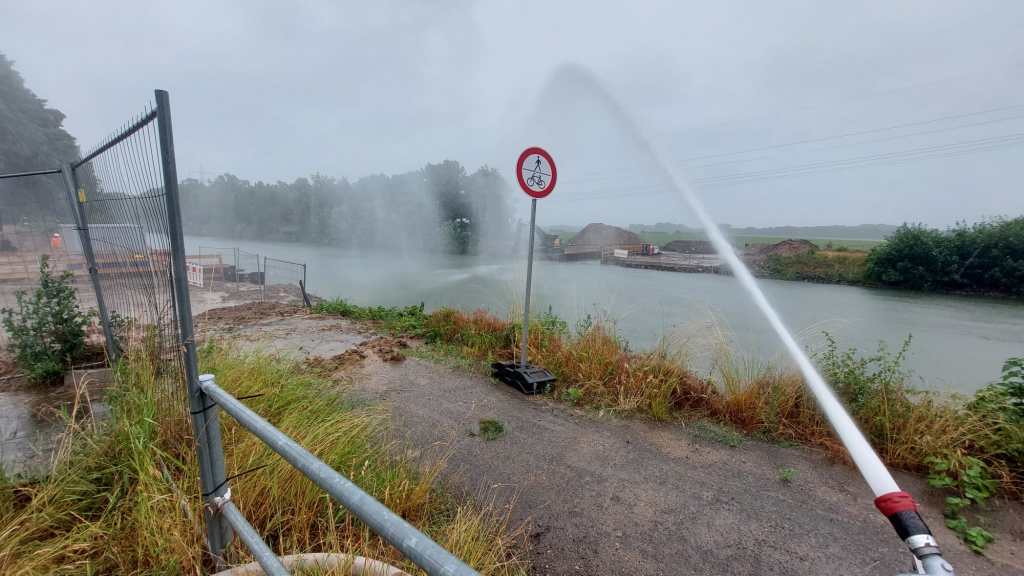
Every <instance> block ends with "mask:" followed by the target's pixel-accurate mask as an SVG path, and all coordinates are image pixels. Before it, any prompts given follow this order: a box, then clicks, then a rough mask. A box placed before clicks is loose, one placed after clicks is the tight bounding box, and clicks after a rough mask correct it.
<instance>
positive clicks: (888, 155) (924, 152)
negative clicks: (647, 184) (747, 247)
mask: <svg viewBox="0 0 1024 576" xmlns="http://www.w3.org/2000/svg"><path fill="white" fill-rule="evenodd" d="M1021 141H1024V132H1018V133H1015V134H1008V135H1003V136H996V137H990V138H981V139H978V140H968V141H965V142H954V143H949V144H940V145H936V146H925V147H920V148H910V149H907V150H897V151H892V152H885V153H880V154H870V155H867V156H855V157H852V158H844V159H839V160H826V161H820V162H811V163H808V164H798V165H794V166H786V167H781V168H769V169H765V170H754V171H750V172H739V173H734V174H725V175H720V176H708V177H704V178H695V179H694V182H695V183H709V182H723V181H729V180H736V179H744V180H745V179H748V178H750V177H759V176H768V175H773V174H789V173H795V172H798V171H799V172H803V171H806V170H817V169H819V168H831V167H845V165H847V164H850V163H861V162H864V161H876V160H883V161H884V160H888V159H903V158H910V157H915V156H919V155H920V156H923V157H928V156H931V155H932V153H941V152H946V151H953V152H958V151H961V150H969V151H970V150H974V149H978V150H984V149H995V148H1000V147H1002V145H1003V144H1007V145H1012V144H1016V143H1018V142H1021ZM872 163H874V162H872Z"/></svg>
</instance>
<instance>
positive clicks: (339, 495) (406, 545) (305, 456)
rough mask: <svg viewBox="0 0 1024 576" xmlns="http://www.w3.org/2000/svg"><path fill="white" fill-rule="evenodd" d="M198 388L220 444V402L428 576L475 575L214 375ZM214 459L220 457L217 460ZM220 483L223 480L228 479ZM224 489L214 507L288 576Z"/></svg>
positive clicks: (261, 557)
mask: <svg viewBox="0 0 1024 576" xmlns="http://www.w3.org/2000/svg"><path fill="white" fill-rule="evenodd" d="M199 388H200V390H201V391H202V393H203V394H204V395H205V396H206V398H208V399H209V400H211V401H213V403H214V405H208V404H207V405H205V408H204V410H205V411H206V412H207V416H206V424H207V426H209V427H212V428H214V429H216V433H215V434H211V436H214V435H215V436H216V438H217V441H218V442H219V438H220V433H219V421H218V419H217V412H216V407H218V406H219V407H220V408H222V409H223V410H224V411H225V412H227V413H228V414H230V415H231V416H232V417H233V418H234V419H235V420H236V421H237V422H238V423H239V424H241V426H242V427H243V428H245V429H246V430H248V431H249V432H251V433H252V434H253V435H254V436H256V437H257V438H259V439H260V440H262V441H263V442H264V443H265V444H266V445H267V446H268V447H270V449H271V450H273V451H274V452H277V453H278V454H279V455H281V457H282V458H284V459H285V460H286V461H288V463H289V464H291V465H292V466H294V467H295V468H296V469H297V470H298V471H299V472H302V474H303V475H305V476H306V477H307V478H309V479H310V480H312V481H313V483H314V484H316V485H317V486H319V487H320V488H322V489H323V490H324V491H326V492H327V493H328V494H330V495H331V497H332V498H334V499H335V500H337V501H338V502H339V503H340V504H341V505H343V506H345V507H346V508H347V509H348V510H349V511H351V512H352V514H354V515H355V516H356V517H357V518H359V519H360V520H362V521H363V522H364V523H365V524H366V525H367V526H369V527H370V529H371V530H373V531H374V532H375V533H376V534H377V535H379V536H380V537H381V538H383V539H384V540H385V541H386V542H387V543H388V544H391V545H392V546H394V547H395V548H397V549H398V550H399V551H400V552H401V553H402V554H404V555H405V557H406V558H408V559H409V560H411V561H412V562H413V563H414V564H416V565H417V566H419V567H420V568H422V569H423V570H425V571H426V572H427V574H430V575H431V576H434V575H444V576H471V575H475V574H476V571H475V570H473V569H472V568H470V567H469V566H468V565H466V564H465V563H464V562H463V561H462V560H459V559H458V558H456V557H455V556H453V555H452V554H451V553H450V552H448V551H447V550H445V549H444V548H442V547H441V546H440V545H439V544H437V543H436V542H434V541H433V540H431V539H430V537H429V536H427V535H426V534H424V533H422V532H420V531H419V530H417V529H416V528H415V527H414V526H413V525H412V524H409V523H408V522H406V521H405V520H403V519H402V518H401V517H400V516H398V515H397V514H395V513H394V512H392V511H391V510H390V509H389V508H388V507H387V506H385V505H383V504H381V503H380V502H379V501H378V500H377V499H376V498H374V497H373V496H370V495H369V494H367V493H366V492H364V491H363V490H362V489H361V488H360V487H359V486H357V485H356V484H355V483H353V482H352V481H351V480H349V479H348V478H346V477H344V476H343V475H341V474H340V473H338V472H337V471H335V470H334V469H333V468H331V467H330V466H328V465H327V464H325V463H324V462H323V461H322V460H320V459H319V458H317V457H316V456H314V455H313V454H311V453H310V452H309V451H308V450H306V449H305V448H303V447H302V446H300V445H299V444H298V443H297V442H295V441H294V440H292V439H291V438H289V437H288V435H286V434H285V433H284V432H281V431H280V430H278V429H277V428H275V427H274V426H273V425H272V424H270V423H269V422H267V421H266V420H264V419H263V418H262V417H261V416H260V415H259V414H256V413H255V412H253V411H252V410H250V409H249V408H248V407H247V406H245V404H242V403H241V402H239V401H238V400H237V399H236V398H235V397H234V396H232V395H231V394H229V393H228V392H227V391H225V390H224V389H222V388H221V387H219V386H217V383H216V381H215V378H214V376H213V375H212V374H203V375H202V376H200V377H199ZM210 432H214V430H210ZM210 448H211V450H210V451H211V453H221V454H222V448H221V447H220V446H211V447H210ZM215 460H218V459H217V458H215ZM219 461H220V462H221V466H222V468H221V470H219V471H216V473H215V475H217V474H219V476H220V477H221V478H223V476H224V470H223V461H224V459H223V456H221V457H220V458H219ZM221 482H222V483H224V481H223V480H222V481H221ZM220 492H222V494H223V495H222V496H220V497H219V498H216V497H215V498H214V499H213V505H214V506H215V507H216V508H217V509H218V511H219V512H220V513H221V514H223V517H224V519H225V520H227V521H228V523H229V524H231V526H232V527H233V528H234V529H235V530H236V531H238V534H239V538H240V539H241V540H242V541H243V542H244V543H245V544H246V546H248V547H249V550H250V551H251V552H252V553H253V556H254V557H255V559H256V561H257V562H258V563H259V565H260V566H261V567H262V568H263V570H264V571H265V572H266V573H268V574H287V573H288V572H287V570H285V568H284V566H283V565H282V564H281V561H280V560H278V558H277V557H276V556H274V555H273V553H269V554H268V552H269V551H270V549H269V548H268V547H267V546H266V544H265V543H263V541H262V539H260V538H259V536H258V535H256V533H255V531H254V530H253V529H252V526H250V525H249V523H248V522H246V520H245V518H244V517H243V516H242V515H241V513H239V512H238V509H237V508H235V506H234V504H233V503H232V502H231V490H230V488H228V487H227V486H226V485H225V486H224V487H223V489H222V490H221V491H220Z"/></svg>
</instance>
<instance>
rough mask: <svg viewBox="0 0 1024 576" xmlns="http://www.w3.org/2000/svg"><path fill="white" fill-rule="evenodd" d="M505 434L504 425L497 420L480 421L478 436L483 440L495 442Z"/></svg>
mask: <svg viewBox="0 0 1024 576" xmlns="http://www.w3.org/2000/svg"><path fill="white" fill-rule="evenodd" d="M504 434H505V425H504V424H502V423H501V422H499V421H498V420H489V419H485V420H481V421H480V436H481V437H482V438H483V439H484V440H497V439H498V438H500V437H501V436H502V435H504Z"/></svg>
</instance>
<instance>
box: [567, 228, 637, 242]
mask: <svg viewBox="0 0 1024 576" xmlns="http://www.w3.org/2000/svg"><path fill="white" fill-rule="evenodd" d="M642 243H643V240H642V239H641V238H640V237H639V236H637V235H636V234H634V233H632V232H630V231H629V230H624V229H622V228H619V227H617V226H609V225H608V224H601V223H595V224H587V226H586V227H585V228H584V229H583V230H580V232H579V234H577V235H576V236H574V237H573V239H572V240H570V241H569V245H570V246H580V247H582V246H592V247H609V246H626V245H630V244H642Z"/></svg>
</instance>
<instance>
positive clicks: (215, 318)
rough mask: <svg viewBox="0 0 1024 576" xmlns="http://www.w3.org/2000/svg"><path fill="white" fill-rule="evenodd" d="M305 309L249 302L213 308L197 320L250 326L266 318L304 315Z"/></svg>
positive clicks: (197, 317)
mask: <svg viewBox="0 0 1024 576" xmlns="http://www.w3.org/2000/svg"><path fill="white" fill-rule="evenodd" d="M304 313H305V309H303V308H302V307H301V306H296V305H294V304H281V303H279V302H247V303H245V304H239V305H238V306H228V307H226V308H213V309H212V310H207V311H206V312H203V313H202V314H198V315H197V316H196V319H197V320H199V321H200V322H204V323H209V324H219V325H238V324H249V323H251V322H256V321H258V320H264V319H266V318H275V317H276V318H284V317H287V316H295V315H298V314H304Z"/></svg>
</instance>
